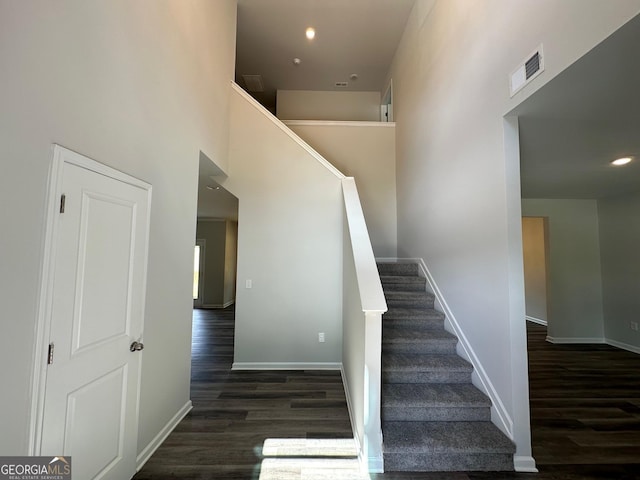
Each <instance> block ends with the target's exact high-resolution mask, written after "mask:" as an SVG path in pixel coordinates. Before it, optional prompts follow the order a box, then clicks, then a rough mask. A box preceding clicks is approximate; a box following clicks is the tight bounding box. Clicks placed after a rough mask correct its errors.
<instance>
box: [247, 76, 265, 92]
mask: <svg viewBox="0 0 640 480" xmlns="http://www.w3.org/2000/svg"><path fill="white" fill-rule="evenodd" d="M242 79H243V80H244V86H245V87H247V92H264V84H263V83H262V75H242Z"/></svg>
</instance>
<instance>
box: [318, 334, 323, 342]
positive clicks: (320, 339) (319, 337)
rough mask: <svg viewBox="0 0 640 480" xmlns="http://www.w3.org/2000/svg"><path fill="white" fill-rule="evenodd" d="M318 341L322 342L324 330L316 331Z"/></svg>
mask: <svg viewBox="0 0 640 480" xmlns="http://www.w3.org/2000/svg"><path fill="white" fill-rule="evenodd" d="M318 343H324V332H320V333H318Z"/></svg>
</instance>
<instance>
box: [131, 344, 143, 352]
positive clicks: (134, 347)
mask: <svg viewBox="0 0 640 480" xmlns="http://www.w3.org/2000/svg"><path fill="white" fill-rule="evenodd" d="M143 348H144V343H140V342H133V343H132V344H131V346H130V347H129V350H131V351H132V352H138V351H140V350H142V349H143Z"/></svg>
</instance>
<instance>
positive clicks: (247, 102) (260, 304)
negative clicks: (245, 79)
mask: <svg viewBox="0 0 640 480" xmlns="http://www.w3.org/2000/svg"><path fill="white" fill-rule="evenodd" d="M230 124H231V135H230V142H229V152H230V155H229V178H228V179H227V180H226V181H225V183H224V187H225V188H226V189H227V190H229V192H231V193H232V194H233V195H235V196H236V197H237V198H238V199H239V209H238V219H239V222H238V286H239V288H238V291H237V292H236V300H237V302H236V329H235V349H234V367H236V368H256V367H258V368H279V367H280V368H281V367H283V366H284V367H290V368H299V367H301V368H306V367H308V366H309V365H312V366H318V367H323V366H331V367H333V368H337V367H338V366H339V364H340V362H341V360H342V241H343V237H342V228H343V215H344V213H343V212H344V210H343V209H344V201H343V198H342V183H341V179H342V175H340V174H339V173H338V172H335V171H334V170H332V169H331V168H332V167H331V168H328V166H327V165H325V164H323V163H322V162H320V161H319V160H318V159H316V158H315V157H314V156H312V155H311V154H310V153H309V152H308V151H307V150H306V149H305V148H303V146H301V145H300V144H299V143H297V142H295V141H294V140H292V138H291V137H290V136H289V135H288V134H287V133H286V131H283V130H282V129H281V128H280V126H279V125H280V123H279V122H277V123H276V122H274V121H273V117H272V116H271V115H270V114H268V113H266V111H265V110H264V108H263V107H261V106H260V105H259V104H257V102H255V100H253V99H252V98H251V97H249V96H248V95H247V94H246V93H245V92H244V91H242V90H241V89H240V88H234V89H233V95H232V96H231V119H230ZM247 139H251V141H247ZM329 167H330V166H329ZM248 280H250V281H251V285H252V286H251V288H247V287H246V285H247V281H248ZM319 332H324V333H325V337H326V342H324V343H319V342H318V333H319Z"/></svg>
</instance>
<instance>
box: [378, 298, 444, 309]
mask: <svg viewBox="0 0 640 480" xmlns="http://www.w3.org/2000/svg"><path fill="white" fill-rule="evenodd" d="M387 306H388V307H389V308H393V307H396V308H433V297H427V296H425V297H420V298H387Z"/></svg>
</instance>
